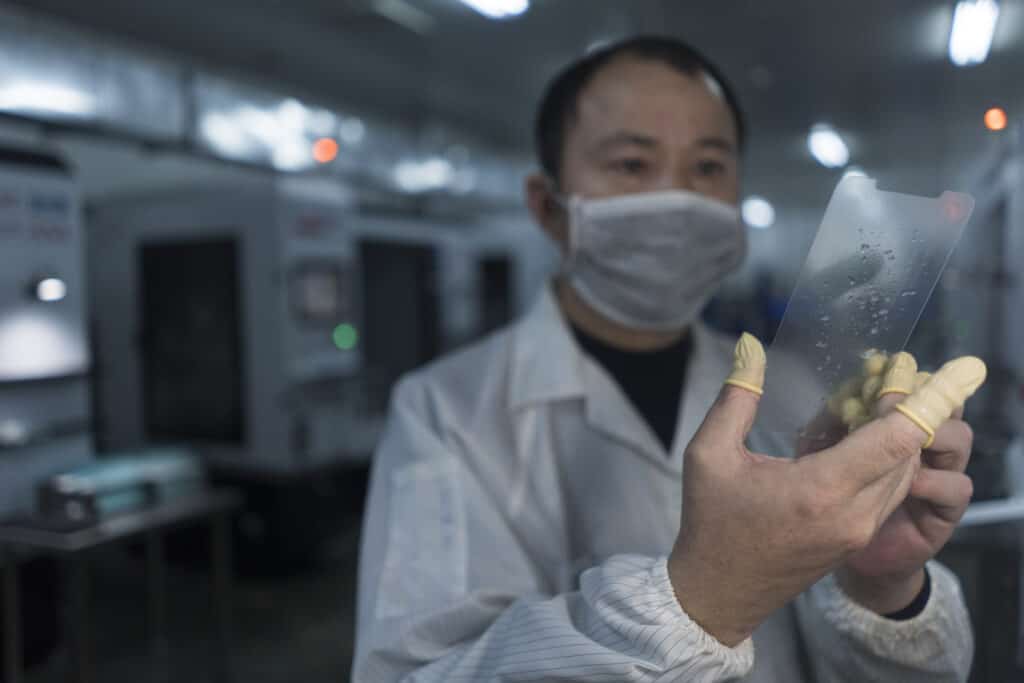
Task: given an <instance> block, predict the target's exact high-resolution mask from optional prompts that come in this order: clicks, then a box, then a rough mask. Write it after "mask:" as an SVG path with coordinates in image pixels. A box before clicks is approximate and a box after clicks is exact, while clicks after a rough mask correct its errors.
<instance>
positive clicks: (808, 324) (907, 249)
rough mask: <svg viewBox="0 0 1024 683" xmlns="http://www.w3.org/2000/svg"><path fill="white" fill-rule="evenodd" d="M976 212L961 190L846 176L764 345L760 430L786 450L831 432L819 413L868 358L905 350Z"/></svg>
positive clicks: (820, 438) (830, 204)
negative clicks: (917, 189)
mask: <svg viewBox="0 0 1024 683" xmlns="http://www.w3.org/2000/svg"><path fill="white" fill-rule="evenodd" d="M973 210H974V199H973V198H972V197H971V196H970V195H968V194H964V193H960V192H950V191H947V192H944V193H942V194H941V195H940V196H939V197H921V196H916V195H909V194H900V193H896V192H887V191H883V190H880V189H879V188H878V186H877V184H876V182H875V180H873V179H871V178H864V177H846V178H844V179H843V180H842V181H840V183H839V185H838V186H837V187H836V189H835V192H834V193H833V195H832V199H831V200H830V202H829V204H828V207H827V209H826V210H825V216H824V218H823V219H822V222H821V226H820V227H819V228H818V233H817V235H816V236H815V239H814V243H813V244H812V245H811V250H810V253H809V254H808V256H807V260H806V261H805V262H804V266H803V270H802V271H801V274H800V278H799V280H798V281H797V284H796V287H795V288H794V290H793V294H792V296H791V297H790V300H789V304H788V306H787V307H786V312H785V315H784V316H783V319H782V323H781V324H780V326H779V329H778V332H777V333H776V335H775V339H774V341H773V342H772V344H771V347H770V349H769V351H768V372H767V377H766V381H765V394H764V397H763V399H762V402H761V408H760V410H759V414H758V422H757V427H758V429H759V430H760V431H761V433H763V434H770V435H773V436H777V437H780V439H781V447H783V448H793V447H794V446H795V444H796V441H797V439H799V438H805V439H810V440H812V441H814V440H824V439H825V438H827V437H826V435H825V434H824V433H818V432H817V431H816V430H817V428H816V427H812V426H811V425H812V423H813V424H819V422H820V421H816V420H815V418H816V416H819V415H822V414H824V412H825V411H826V409H827V408H826V404H827V401H828V398H829V397H830V396H833V395H834V394H836V392H838V390H839V388H840V385H842V384H843V382H844V381H846V380H848V379H849V378H851V377H854V376H856V375H857V374H858V373H860V372H861V368H862V366H863V365H864V362H865V359H866V358H868V357H870V356H872V354H874V353H875V352H878V351H880V352H884V353H895V352H897V351H900V350H902V349H903V348H904V346H905V345H906V343H907V340H908V339H909V338H910V335H911V333H912V332H913V331H914V327H915V326H916V324H917V321H918V319H919V318H920V316H921V313H922V312H923V310H924V307H925V304H927V303H928V299H929V298H930V297H931V293H932V291H933V289H934V288H935V285H936V284H937V283H938V281H939V277H940V276H941V274H942V271H943V270H944V269H945V267H946V264H947V263H948V261H949V257H950V255H951V254H952V252H953V249H954V247H956V244H957V242H958V241H959V240H960V236H961V235H962V234H963V230H964V227H965V226H966V225H967V221H968V220H969V219H970V216H971V213H972V211H973ZM790 454H792V453H790Z"/></svg>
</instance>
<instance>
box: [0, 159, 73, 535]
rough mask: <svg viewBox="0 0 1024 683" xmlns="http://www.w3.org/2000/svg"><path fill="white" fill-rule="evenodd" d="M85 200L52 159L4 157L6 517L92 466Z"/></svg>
mask: <svg viewBox="0 0 1024 683" xmlns="http://www.w3.org/2000/svg"><path fill="white" fill-rule="evenodd" d="M83 250H84V245H83V235H82V225H81V220H80V211H79V200H78V196H77V193H76V190H75V185H74V181H73V179H72V176H71V173H70V171H69V169H68V168H67V167H66V166H65V165H64V164H63V162H62V161H61V160H60V159H58V158H56V157H54V156H51V155H48V154H43V153H38V152H34V151H26V150H13V149H7V150H0V517H8V516H11V515H17V514H26V513H29V512H32V511H34V509H35V503H36V488H35V487H36V485H37V484H38V483H39V482H40V480H41V479H43V478H45V477H48V476H50V475H51V474H54V473H56V472H59V471H62V470H64V469H67V468H69V467H73V466H76V465H80V464H83V463H85V462H88V461H89V460H90V459H92V454H93V444H92V433H91V432H92V417H91V410H90V384H89V379H90V371H91V363H90V355H89V344H88V340H87V335H86V313H85V311H86V292H85V274H84V264H83Z"/></svg>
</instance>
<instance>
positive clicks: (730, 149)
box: [697, 137, 736, 154]
mask: <svg viewBox="0 0 1024 683" xmlns="http://www.w3.org/2000/svg"><path fill="white" fill-rule="evenodd" d="M697 146H698V147H709V148H711V149H718V150H721V151H723V152H727V153H728V154H735V153H736V145H734V144H732V143H731V142H729V140H727V139H725V138H721V137H710V138H701V139H700V140H698V141H697Z"/></svg>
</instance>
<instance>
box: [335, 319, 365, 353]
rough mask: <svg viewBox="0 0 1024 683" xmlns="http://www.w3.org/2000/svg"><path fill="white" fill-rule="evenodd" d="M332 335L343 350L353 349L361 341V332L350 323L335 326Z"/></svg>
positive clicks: (336, 344)
mask: <svg viewBox="0 0 1024 683" xmlns="http://www.w3.org/2000/svg"><path fill="white" fill-rule="evenodd" d="M331 337H332V338H333V339H334V345H335V346H337V347H338V348H339V349H341V350H342V351H351V350H352V349H354V348H355V347H356V344H358V343H359V332H357V331H356V328H355V327H354V326H353V325H349V324H348V323H342V324H341V325H338V326H337V327H335V328H334V332H333V333H332V335H331Z"/></svg>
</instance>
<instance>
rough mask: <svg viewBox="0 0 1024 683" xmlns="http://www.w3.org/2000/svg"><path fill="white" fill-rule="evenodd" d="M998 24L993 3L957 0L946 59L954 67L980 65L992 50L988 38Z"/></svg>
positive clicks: (979, 0)
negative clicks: (947, 57) (947, 58)
mask: <svg viewBox="0 0 1024 683" xmlns="http://www.w3.org/2000/svg"><path fill="white" fill-rule="evenodd" d="M997 21H999V4H998V3H997V2H996V1H995V0H961V1H960V2H958V3H957V4H956V9H955V10H953V29H952V30H951V31H950V32H949V59H950V61H952V62H953V63H954V64H956V65H957V66H971V65H972V64H981V63H982V62H984V61H985V59H986V58H987V57H988V51H989V48H990V47H992V36H993V35H994V34H995V32H996V22H997Z"/></svg>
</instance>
